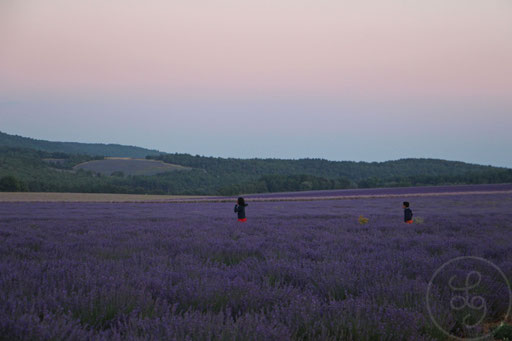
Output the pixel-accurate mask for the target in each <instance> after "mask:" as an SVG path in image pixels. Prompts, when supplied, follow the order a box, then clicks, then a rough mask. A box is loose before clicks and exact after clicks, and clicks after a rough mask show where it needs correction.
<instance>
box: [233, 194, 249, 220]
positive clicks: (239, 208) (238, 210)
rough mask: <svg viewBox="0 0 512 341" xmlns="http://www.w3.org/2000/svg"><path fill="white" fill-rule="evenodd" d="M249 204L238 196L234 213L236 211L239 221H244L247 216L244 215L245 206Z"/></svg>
mask: <svg viewBox="0 0 512 341" xmlns="http://www.w3.org/2000/svg"><path fill="white" fill-rule="evenodd" d="M247 206H249V205H247V204H246V203H245V200H244V198H242V197H240V198H238V201H237V204H236V205H235V213H238V221H239V222H241V223H245V222H246V221H247V217H246V216H245V208H246V207H247Z"/></svg>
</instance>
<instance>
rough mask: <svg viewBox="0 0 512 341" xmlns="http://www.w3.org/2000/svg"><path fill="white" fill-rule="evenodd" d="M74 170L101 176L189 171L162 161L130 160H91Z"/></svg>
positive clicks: (75, 167)
mask: <svg viewBox="0 0 512 341" xmlns="http://www.w3.org/2000/svg"><path fill="white" fill-rule="evenodd" d="M73 169H74V170H79V169H83V170H85V171H92V172H94V173H100V174H103V175H112V174H114V175H117V176H120V175H156V174H159V173H165V172H172V171H184V170H190V168H188V167H183V166H179V165H173V164H170V163H165V162H162V161H155V160H146V159H131V158H107V159H104V160H92V161H87V162H83V163H80V164H78V165H76V166H74V167H73Z"/></svg>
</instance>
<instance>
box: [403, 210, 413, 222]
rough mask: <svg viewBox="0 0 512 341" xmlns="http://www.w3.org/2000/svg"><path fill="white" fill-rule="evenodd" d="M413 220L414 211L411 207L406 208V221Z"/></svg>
mask: <svg viewBox="0 0 512 341" xmlns="http://www.w3.org/2000/svg"><path fill="white" fill-rule="evenodd" d="M409 220H412V211H411V209H410V208H406V209H404V221H409Z"/></svg>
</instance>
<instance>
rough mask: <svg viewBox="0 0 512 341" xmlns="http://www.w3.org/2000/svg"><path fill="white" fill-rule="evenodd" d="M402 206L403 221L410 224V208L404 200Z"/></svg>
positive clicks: (411, 221)
mask: <svg viewBox="0 0 512 341" xmlns="http://www.w3.org/2000/svg"><path fill="white" fill-rule="evenodd" d="M402 207H403V209H404V222H405V223H406V224H412V223H413V220H412V210H411V209H410V208H409V202H408V201H404V202H403V205H402Z"/></svg>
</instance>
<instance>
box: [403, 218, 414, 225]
mask: <svg viewBox="0 0 512 341" xmlns="http://www.w3.org/2000/svg"><path fill="white" fill-rule="evenodd" d="M413 222H414V221H413V220H412V219H411V220H407V221H406V222H405V223H406V224H412V223H413Z"/></svg>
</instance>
